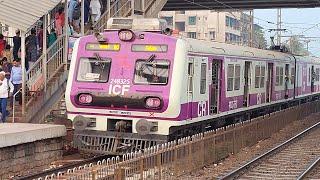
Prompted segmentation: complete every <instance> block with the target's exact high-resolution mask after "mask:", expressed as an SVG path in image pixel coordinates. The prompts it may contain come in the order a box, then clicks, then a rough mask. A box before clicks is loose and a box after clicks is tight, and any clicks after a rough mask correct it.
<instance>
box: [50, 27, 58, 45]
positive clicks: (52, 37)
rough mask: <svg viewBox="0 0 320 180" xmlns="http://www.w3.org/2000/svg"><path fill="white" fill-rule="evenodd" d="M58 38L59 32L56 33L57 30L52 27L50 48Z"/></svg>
mask: <svg viewBox="0 0 320 180" xmlns="http://www.w3.org/2000/svg"><path fill="white" fill-rule="evenodd" d="M56 40H57V34H56V31H55V29H51V32H50V34H49V36H48V48H50V47H51V46H52V45H53V44H54V42H56Z"/></svg>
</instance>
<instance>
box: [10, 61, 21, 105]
mask: <svg viewBox="0 0 320 180" xmlns="http://www.w3.org/2000/svg"><path fill="white" fill-rule="evenodd" d="M10 82H12V84H13V87H14V90H13V94H15V93H16V92H18V90H19V89H20V88H21V84H22V67H21V64H20V59H17V60H15V61H13V66H12V68H11V76H10ZM13 101H14V99H12V100H11V105H13Z"/></svg>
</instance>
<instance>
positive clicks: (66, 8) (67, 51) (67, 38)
mask: <svg viewBox="0 0 320 180" xmlns="http://www.w3.org/2000/svg"><path fill="white" fill-rule="evenodd" d="M64 13H65V21H64V37H65V39H64V52H63V53H64V56H63V57H64V70H65V71H67V70H68V54H69V32H68V29H69V23H68V0H64Z"/></svg>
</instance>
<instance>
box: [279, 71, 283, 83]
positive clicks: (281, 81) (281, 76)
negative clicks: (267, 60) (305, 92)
mask: <svg viewBox="0 0 320 180" xmlns="http://www.w3.org/2000/svg"><path fill="white" fill-rule="evenodd" d="M279 77H280V81H279V82H280V86H282V85H283V67H280V76H279Z"/></svg>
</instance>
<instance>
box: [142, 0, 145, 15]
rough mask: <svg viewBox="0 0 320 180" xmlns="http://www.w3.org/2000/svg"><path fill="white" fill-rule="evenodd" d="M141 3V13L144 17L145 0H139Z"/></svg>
mask: <svg viewBox="0 0 320 180" xmlns="http://www.w3.org/2000/svg"><path fill="white" fill-rule="evenodd" d="M141 3H142V5H141V9H142V15H143V17H145V15H146V10H145V8H146V7H145V4H144V3H145V0H141Z"/></svg>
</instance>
